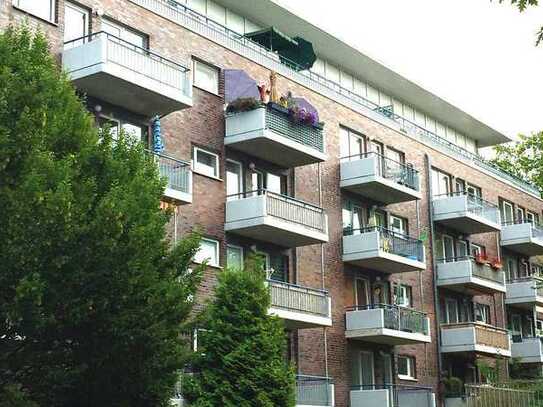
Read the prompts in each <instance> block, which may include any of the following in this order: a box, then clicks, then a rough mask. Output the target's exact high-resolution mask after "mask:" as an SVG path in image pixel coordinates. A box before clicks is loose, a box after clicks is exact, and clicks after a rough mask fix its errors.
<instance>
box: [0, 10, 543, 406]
mask: <svg viewBox="0 0 543 407" xmlns="http://www.w3.org/2000/svg"><path fill="white" fill-rule="evenodd" d="M57 3H58V6H57V8H58V13H57V16H58V17H57V23H55V24H50V23H48V22H45V21H42V20H37V19H35V18H33V17H29V18H28V21H29V23H30V24H31V25H32V26H39V27H40V29H41V30H42V31H44V32H45V33H46V34H47V35H48V36H49V38H50V39H51V44H52V45H51V47H52V52H53V53H54V54H55V55H59V59H60V54H59V52H60V50H61V43H62V33H63V9H64V0H57ZM78 4H80V5H81V6H85V7H88V8H89V9H90V10H92V22H91V29H90V31H91V32H92V31H98V30H99V29H100V19H101V17H100V16H98V14H97V11H99V10H100V11H101V12H103V13H104V14H103V15H104V16H107V17H110V18H112V19H115V20H117V21H119V22H121V23H123V24H125V25H127V26H130V27H133V28H135V29H137V30H138V31H141V32H143V33H145V34H147V35H148V36H149V45H150V48H151V49H152V50H153V51H155V52H158V53H160V54H162V55H164V56H165V57H167V58H170V59H172V60H174V61H177V62H179V63H181V64H184V65H186V66H190V64H191V58H192V57H197V58H198V59H201V60H203V61H206V62H207V63H210V64H213V65H215V66H217V67H219V68H221V69H243V70H245V71H246V72H247V73H249V74H250V75H251V76H252V77H253V78H255V79H256V80H257V81H264V80H267V79H268V77H269V74H270V72H269V70H268V69H266V68H264V67H262V66H260V65H258V64H256V63H255V62H253V61H251V60H249V59H246V58H244V57H242V56H241V55H239V54H236V53H234V52H232V51H229V50H228V49H226V48H223V47H221V46H219V45H218V44H216V43H214V42H212V41H210V40H208V39H206V38H204V37H202V36H200V35H197V34H195V33H193V32H191V31H189V30H187V29H185V28H183V27H182V26H180V25H177V24H174V23H173V22H171V21H168V20H166V19H164V18H162V17H161V16H158V15H156V14H153V13H151V12H149V11H147V10H145V9H144V8H142V7H139V6H137V5H135V4H133V3H130V2H129V1H127V0H79V1H78ZM23 20H25V13H23V12H22V11H20V10H18V9H16V8H14V7H12V5H11V4H10V1H7V0H4V1H3V2H2V1H0V28H3V27H5V26H6V25H7V24H10V23H13V24H19V23H21V22H22V21H23ZM220 88H222V85H221V86H220ZM278 88H279V92H280V93H281V94H282V93H286V92H287V91H292V92H293V94H295V95H296V96H299V97H304V98H306V99H307V100H309V101H311V103H312V104H313V105H314V106H315V107H316V108H317V109H318V111H319V114H320V120H322V121H323V122H325V127H324V133H325V141H326V152H327V155H328V159H327V160H326V161H325V162H323V163H321V164H312V165H307V166H304V167H297V168H295V169H290V170H285V171H283V172H284V173H285V174H287V175H288V184H289V185H288V189H289V192H290V193H291V194H293V195H294V196H295V197H297V198H299V199H302V200H304V201H307V202H311V203H314V204H316V205H320V206H322V207H323V208H324V209H325V210H326V213H327V215H328V227H329V243H327V244H324V245H322V246H321V245H313V246H306V247H301V248H297V249H291V250H283V249H281V248H279V247H276V248H274V247H273V245H264V244H263V245H262V246H266V247H270V246H272V247H271V249H274V250H279V251H281V253H282V254H286V255H288V257H289V259H290V260H289V274H290V280H291V281H295V282H296V283H298V284H301V285H304V286H308V287H315V288H321V285H322V273H321V249H322V250H323V259H324V287H323V288H325V289H327V290H328V291H329V293H330V296H331V298H332V320H333V325H332V327H329V328H318V329H304V330H299V331H298V332H294V333H292V334H291V335H292V354H293V359H294V360H295V362H296V364H297V366H298V370H299V371H300V372H303V373H304V374H308V375H318V376H324V375H328V376H329V377H331V378H333V379H334V383H335V401H336V406H337V407H346V406H348V398H349V390H350V387H351V385H352V368H351V357H352V352H353V351H354V350H355V349H382V348H383V346H380V345H371V344H368V343H364V342H362V341H350V340H347V339H346V338H345V309H346V307H349V306H352V305H354V303H355V299H354V287H353V282H354V277H355V276H356V275H365V276H368V277H369V278H371V279H373V280H375V277H377V276H378V277H380V278H381V279H383V280H389V281H391V282H402V283H404V284H409V285H411V286H412V290H413V304H412V306H413V308H415V309H417V310H420V311H424V312H426V313H427V314H428V316H429V318H430V328H431V338H432V342H431V343H428V344H417V345H410V346H397V347H395V348H394V349H393V351H394V354H396V355H398V354H402V355H404V354H406V355H413V356H415V357H416V367H417V382H416V383H415V384H418V385H428V386H432V387H433V388H434V391H436V392H439V390H438V388H439V386H438V384H439V371H438V353H437V341H438V333H439V324H438V322H437V319H438V316H437V315H436V309H435V304H434V301H435V299H434V278H435V274H434V272H433V269H432V264H433V259H432V247H431V242H432V238H433V236H430V238H429V239H428V240H427V241H426V243H425V246H426V247H425V249H426V261H427V269H426V270H424V271H422V272H409V273H401V274H391V275H385V274H380V273H377V272H375V271H371V270H362V269H360V268H359V267H355V266H350V265H347V264H344V263H343V262H342V243H341V242H342V234H343V230H342V200H343V199H345V197H347V196H348V194H345V193H342V191H341V189H340V186H339V158H338V157H339V130H340V126H345V127H347V128H350V129H352V130H355V131H357V132H359V133H361V134H363V135H365V136H366V137H367V138H371V139H372V140H376V141H380V142H382V143H383V144H384V145H385V146H393V147H394V148H395V149H396V150H400V151H402V152H404V153H405V159H406V162H409V163H412V164H413V165H414V167H415V168H416V169H417V170H419V172H420V175H421V190H422V199H421V200H420V201H412V202H407V203H402V204H394V205H389V206H387V207H385V208H384V209H385V210H386V211H387V212H389V213H391V214H395V215H400V216H402V217H405V218H407V219H408V223H409V234H410V235H411V236H413V237H418V236H419V235H421V233H422V231H427V233H429V232H430V231H431V228H430V217H429V199H428V196H429V195H428V176H429V165H431V166H433V167H436V168H439V169H441V170H443V171H445V172H447V173H449V174H451V175H453V176H455V177H460V178H462V179H464V180H466V181H468V182H470V183H472V184H475V185H477V186H479V187H481V188H482V194H483V198H484V199H486V200H487V201H490V202H493V203H496V204H497V203H498V201H499V199H500V198H507V199H508V200H510V201H513V202H515V203H518V204H522V206H524V207H525V208H526V209H529V210H531V211H533V212H535V213H541V211H542V209H543V203H542V201H541V200H540V199H538V198H535V197H533V196H531V195H529V194H527V193H525V192H523V191H521V190H520V189H518V188H515V187H513V186H510V185H509V184H508V183H506V182H502V181H500V180H498V179H497V178H496V177H493V176H490V175H487V174H485V173H483V172H482V171H480V170H479V169H477V168H476V167H474V166H470V165H468V164H466V163H464V162H463V161H461V160H459V159H454V158H451V157H449V156H447V155H445V154H443V153H441V152H439V151H438V150H436V149H433V148H431V147H429V146H428V145H426V144H423V143H421V142H419V141H416V140H414V139H413V138H411V137H408V136H406V135H405V134H403V133H401V132H398V131H396V130H394V129H392V128H391V127H386V126H384V125H383V124H382V123H378V122H376V121H374V120H372V119H370V118H368V117H366V116H364V115H361V114H359V113H357V112H355V111H353V110H351V109H349V108H347V107H345V106H343V105H342V104H339V103H337V102H336V101H334V100H331V99H329V98H327V97H324V96H323V95H321V94H319V93H317V92H315V91H313V90H312V89H308V88H305V87H302V86H301V85H299V84H297V83H295V82H293V81H291V80H289V79H287V78H285V77H283V76H280V77H279V80H278ZM219 93H220V94H219V95H214V94H211V93H209V92H206V91H204V90H201V89H198V88H196V87H195V88H194V89H193V107H191V108H188V109H184V110H182V111H179V112H175V113H171V114H169V115H168V116H167V117H165V118H163V120H162V128H163V133H164V139H165V141H164V143H165V151H166V152H167V153H168V154H169V155H170V156H174V157H177V158H179V159H183V160H188V161H190V160H191V158H192V157H191V155H192V148H193V146H201V147H204V148H205V149H207V150H210V151H213V152H215V153H217V154H218V155H219V157H220V177H219V178H220V179H214V178H210V177H207V176H203V175H199V174H197V173H194V178H193V203H192V204H188V205H183V206H180V207H179V208H178V216H177V233H178V236H182V235H183V234H184V233H186V232H188V231H189V230H191V229H193V228H195V227H200V228H201V230H202V231H203V233H204V234H205V235H206V236H207V237H210V238H213V239H216V240H218V241H219V242H221V251H220V253H221V256H222V258H221V260H220V264H221V266H224V265H225V263H226V259H225V255H224V254H225V252H226V244H227V242H230V243H234V244H239V245H244V246H246V247H248V246H250V245H251V244H252V243H254V242H250V241H248V240H247V239H242V238H236V237H235V236H230V235H228V234H226V233H225V231H224V222H225V202H226V188H225V181H224V179H225V175H224V174H225V173H224V166H225V159H226V158H232V159H236V160H238V161H241V162H242V163H243V165H244V166H245V168H247V166H248V165H249V163H251V162H252V163H257V165H259V166H261V167H266V166H268V167H270V168H274V167H273V165H271V164H267V163H263V162H259V161H258V160H257V159H255V158H252V157H249V156H247V155H244V154H241V153H237V152H235V151H231V150H230V149H228V148H225V145H224V134H225V128H224V111H223V108H224V99H223V97H222V96H221V92H219ZM142 120H144V118H142ZM319 178H320V182H321V184H322V186H321V194H320V193H319ZM321 195H322V196H321ZM172 226H173V225H172ZM437 229H439V228H438V227H437ZM498 236H499V235H498V234H497V233H487V234H480V235H473V236H470V240H471V241H473V242H475V243H479V244H483V245H484V246H485V247H486V250H487V253H488V254H489V256H490V257H497V256H498ZM217 273H220V269H219V268H211V267H210V268H209V270H208V273H207V274H206V278H205V281H204V283H203V285H202V287H201V291H202V294H203V295H202V297H201V298H205V297H206V296H208V295H211V293H212V290H213V286H214V282H215V276H216V274H217ZM295 276H296V277H295ZM445 291H446V290H442V289H439V290H437V292H438V295H439V297H440V298H439V300H438V302H440V303H442V301H443V297H442V294H443V296H444V295H445ZM478 300H479V301H480V302H483V303H487V304H489V305H491V310H492V317H491V319H492V323H493V324H494V325H496V326H499V327H505V326H506V321H505V312H504V311H505V310H504V302H503V295H502V294H496V295H494V296H490V295H489V296H481V297H480V298H478ZM384 348H387V347H384ZM504 366H505V364H504ZM399 382H401V381H399ZM406 383H407V384H413V382H406Z"/></svg>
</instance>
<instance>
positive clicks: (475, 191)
mask: <svg viewBox="0 0 543 407" xmlns="http://www.w3.org/2000/svg"><path fill="white" fill-rule="evenodd" d="M466 192H467V193H468V194H469V195H471V196H476V197H477V198H481V197H482V196H483V193H482V191H481V188H479V187H476V186H474V185H470V184H467V185H466Z"/></svg>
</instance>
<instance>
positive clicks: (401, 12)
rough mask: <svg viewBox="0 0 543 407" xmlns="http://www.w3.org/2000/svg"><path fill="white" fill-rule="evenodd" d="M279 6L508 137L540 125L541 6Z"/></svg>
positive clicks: (348, 0) (443, 2)
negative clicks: (538, 40)
mask: <svg viewBox="0 0 543 407" xmlns="http://www.w3.org/2000/svg"><path fill="white" fill-rule="evenodd" d="M506 1H507V2H508V3H510V1H509V0H506ZM278 3H282V4H284V5H285V6H287V7H288V8H290V9H291V10H293V11H295V12H296V14H298V15H300V16H301V17H303V18H305V19H307V20H308V21H310V22H312V23H313V24H315V25H318V26H319V27H321V28H323V29H325V30H327V31H329V32H330V33H331V34H333V35H335V36H337V37H339V38H342V39H344V40H346V41H347V42H349V43H350V44H351V45H354V46H356V47H357V48H359V49H360V50H361V51H362V52H364V53H365V54H367V55H368V56H370V57H372V58H374V59H376V60H378V61H379V62H381V63H383V64H385V65H387V66H388V67H390V68H392V69H394V70H395V71H397V72H399V73H400V74H402V75H403V76H405V77H407V78H408V79H411V80H413V81H415V82H417V83H418V84H420V85H422V86H423V87H425V88H426V89H428V90H430V91H432V92H434V93H436V94H437V95H438V96H440V97H442V98H443V99H446V100H447V101H449V102H451V103H453V104H454V105H456V106H458V107H459V108H460V109H462V110H464V111H466V112H468V113H470V114H471V115H473V116H474V117H476V118H478V119H480V120H482V121H484V122H485V123H487V124H489V125H490V126H492V127H494V128H495V129H496V130H499V131H502V132H504V133H505V134H507V135H508V136H510V137H514V136H515V135H517V134H518V133H526V134H530V133H531V132H533V131H540V130H543V44H542V45H540V46H539V47H538V48H536V47H535V46H534V43H535V33H536V31H537V29H538V28H539V27H541V26H542V25H543V4H542V5H541V6H539V7H537V8H532V9H529V10H527V11H525V12H524V13H522V14H521V13H519V12H518V10H517V9H516V8H514V7H512V6H511V5H510V4H506V3H504V4H502V5H500V4H498V2H497V0H494V1H493V2H490V1H489V0H335V1H332V2H331V1H328V0H279V1H278Z"/></svg>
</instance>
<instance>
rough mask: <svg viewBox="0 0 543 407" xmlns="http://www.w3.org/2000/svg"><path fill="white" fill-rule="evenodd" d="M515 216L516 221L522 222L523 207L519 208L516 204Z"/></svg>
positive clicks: (523, 216)
mask: <svg viewBox="0 0 543 407" xmlns="http://www.w3.org/2000/svg"><path fill="white" fill-rule="evenodd" d="M516 213H517V216H516V217H515V218H516V219H515V220H516V221H517V222H518V223H524V218H525V213H524V208H521V207H520V206H517V211H516Z"/></svg>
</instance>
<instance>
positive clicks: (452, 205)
mask: <svg viewBox="0 0 543 407" xmlns="http://www.w3.org/2000/svg"><path fill="white" fill-rule="evenodd" d="M432 207H433V214H434V221H435V222H439V223H441V224H442V225H445V226H446V227H449V228H451V229H454V230H456V231H458V232H460V233H463V234H467V235H472V234H475V233H487V232H498V231H500V229H501V225H500V213H499V210H498V207H497V206H496V205H494V204H492V203H490V202H487V201H485V200H483V199H481V198H479V197H477V196H474V195H471V194H466V193H460V194H458V193H455V194H444V195H438V196H435V197H434V199H433V201H432Z"/></svg>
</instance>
